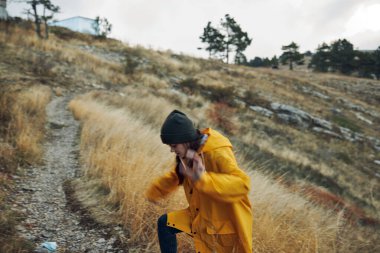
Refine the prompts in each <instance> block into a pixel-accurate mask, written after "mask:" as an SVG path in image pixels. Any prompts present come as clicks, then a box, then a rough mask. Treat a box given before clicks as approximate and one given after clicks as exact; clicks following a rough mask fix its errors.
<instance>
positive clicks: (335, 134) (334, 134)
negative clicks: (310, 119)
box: [312, 127, 342, 139]
mask: <svg viewBox="0 0 380 253" xmlns="http://www.w3.org/2000/svg"><path fill="white" fill-rule="evenodd" d="M312 130H313V131H314V132H317V133H324V134H327V135H329V136H332V137H335V138H339V139H341V138H342V136H340V135H339V134H337V133H335V132H333V131H329V130H326V129H323V128H320V127H313V128H312Z"/></svg>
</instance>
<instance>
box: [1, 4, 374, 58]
mask: <svg viewBox="0 0 380 253" xmlns="http://www.w3.org/2000/svg"><path fill="white" fill-rule="evenodd" d="M8 2H9V1H8ZM52 3H54V4H56V5H58V6H60V8H61V13H59V14H57V15H56V19H58V20H61V19H65V18H69V17H73V16H84V17H88V18H95V17H96V16H101V17H106V18H107V19H108V20H109V21H110V23H112V25H113V29H112V34H111V36H110V37H114V38H117V39H120V40H122V41H124V42H127V43H129V44H130V45H137V44H139V45H142V46H145V47H151V48H153V49H159V50H166V49H171V50H172V51H174V52H176V53H180V52H182V53H185V54H189V55H193V56H206V55H207V54H206V53H205V52H202V51H199V50H197V48H198V47H201V46H202V43H201V42H200V39H199V36H200V35H201V34H202V32H203V28H204V27H205V26H206V25H207V22H208V21H211V22H212V24H214V26H217V24H218V23H219V20H220V19H221V18H222V17H224V15H225V14H227V13H228V14H230V16H231V17H233V18H234V19H235V20H236V22H237V23H238V24H240V26H241V28H242V29H243V31H246V32H247V33H248V35H249V36H250V37H251V38H252V44H251V45H250V46H249V47H248V48H247V50H246V51H245V54H246V56H247V58H248V59H252V58H254V57H255V56H259V57H272V56H273V55H275V54H276V55H277V56H279V55H280V54H281V52H282V51H281V46H282V45H287V44H290V42H292V41H294V42H296V43H297V44H298V45H299V46H300V51H301V52H304V51H306V50H310V51H315V49H316V48H317V47H318V45H319V44H321V43H322V42H326V43H328V44H329V43H331V42H332V41H334V40H337V39H342V38H346V39H348V40H349V41H350V42H351V43H352V44H354V47H355V48H357V49H376V48H377V47H378V46H380V0H233V1H232V0H123V1H122V0H107V1H105V0H103V1H101V0H91V1H89V0H87V1H85V0H52ZM26 7H27V6H26V5H25V4H19V3H12V2H10V3H8V12H9V14H10V15H11V16H24V17H25V15H24V14H22V12H23V10H24V9H25V8H26Z"/></svg>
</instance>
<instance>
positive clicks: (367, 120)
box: [355, 113, 373, 125]
mask: <svg viewBox="0 0 380 253" xmlns="http://www.w3.org/2000/svg"><path fill="white" fill-rule="evenodd" d="M355 116H356V118H358V119H360V120H361V121H364V122H365V123H367V124H368V125H372V124H373V122H372V121H371V120H369V119H367V118H365V117H363V115H361V114H360V113H355Z"/></svg>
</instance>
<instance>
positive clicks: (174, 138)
mask: <svg viewBox="0 0 380 253" xmlns="http://www.w3.org/2000/svg"><path fill="white" fill-rule="evenodd" d="M198 138H199V134H198V131H197V130H196V129H195V127H194V125H193V122H192V121H191V120H190V119H189V118H188V117H187V116H186V114H184V113H183V112H180V111H178V110H174V111H172V112H171V113H170V114H169V115H168V117H167V118H166V120H165V122H164V124H163V125H162V127H161V140H162V142H163V143H165V144H178V143H186V142H192V141H195V140H196V139H198Z"/></svg>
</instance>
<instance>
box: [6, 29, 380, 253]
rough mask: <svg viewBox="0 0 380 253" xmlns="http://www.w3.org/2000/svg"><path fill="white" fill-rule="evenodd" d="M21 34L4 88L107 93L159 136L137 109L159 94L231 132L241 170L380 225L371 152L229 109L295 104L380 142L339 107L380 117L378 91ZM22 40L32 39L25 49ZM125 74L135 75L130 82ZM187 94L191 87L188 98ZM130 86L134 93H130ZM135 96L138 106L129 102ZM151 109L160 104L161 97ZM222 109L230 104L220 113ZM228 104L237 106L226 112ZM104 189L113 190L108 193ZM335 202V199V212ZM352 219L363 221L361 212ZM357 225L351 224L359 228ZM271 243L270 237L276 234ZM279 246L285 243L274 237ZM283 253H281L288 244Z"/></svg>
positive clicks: (367, 85) (369, 85) (10, 40)
mask: <svg viewBox="0 0 380 253" xmlns="http://www.w3.org/2000/svg"><path fill="white" fill-rule="evenodd" d="M16 29H18V30H14V31H13V33H11V34H10V35H8V37H6V36H5V35H4V34H2V36H3V37H2V40H1V41H2V42H1V43H0V47H1V49H2V54H3V53H4V54H8V55H9V56H13V55H16V56H17V57H5V58H2V60H1V61H2V62H3V63H4V64H3V65H2V66H6V68H12V69H14V71H12V72H9V71H8V70H7V71H4V73H12V74H11V75H9V76H10V77H8V78H7V79H2V80H8V81H7V82H9V83H11V82H12V81H13V80H21V81H22V83H24V84H26V85H29V83H32V82H38V83H45V84H47V85H50V86H53V87H55V88H56V87H60V88H62V90H63V91H66V90H77V91H80V90H82V89H84V88H86V89H89V88H94V87H98V86H99V85H102V86H104V87H108V88H109V89H111V90H115V91H117V92H116V93H107V92H101V93H99V94H98V95H97V96H99V97H101V99H100V101H101V103H104V102H106V103H108V104H111V105H112V106H113V107H115V108H120V107H124V106H125V105H124V103H125V100H128V101H129V103H127V108H129V109H130V110H131V108H132V110H131V111H133V112H135V114H132V116H130V117H131V118H142V119H141V120H143V121H145V120H148V122H149V125H152V127H153V128H156V129H157V128H158V127H159V125H160V122H161V121H162V119H161V118H160V117H157V116H156V115H155V114H154V113H152V111H151V110H149V108H150V106H144V104H141V103H140V102H139V101H138V100H139V99H140V100H141V99H146V96H150V94H155V95H156V96H158V97H160V100H162V101H161V102H156V105H155V108H162V103H164V104H167V103H169V105H168V107H169V108H173V107H174V106H175V107H179V108H182V109H184V110H186V111H187V112H188V113H189V114H190V115H192V116H193V118H195V119H196V121H197V122H200V125H201V126H213V127H215V128H219V129H221V130H224V131H225V132H226V133H227V134H229V136H231V137H232V139H233V140H234V143H235V145H236V146H237V149H238V151H239V153H240V154H241V155H242V156H243V158H242V160H250V161H254V162H255V163H256V166H255V168H257V167H260V170H265V171H268V172H270V173H271V175H272V176H273V177H274V178H277V177H278V176H281V178H282V179H283V180H285V181H283V182H284V184H285V185H287V187H288V186H289V185H290V186H291V187H290V189H291V190H294V191H298V192H301V193H302V192H307V194H308V196H310V198H313V200H315V201H316V202H318V203H322V205H324V206H326V207H328V208H331V205H332V206H334V207H335V206H337V205H336V204H337V203H341V202H339V201H343V202H342V203H344V204H343V206H346V205H357V206H359V207H360V208H361V209H362V210H365V211H366V213H367V214H366V215H367V216H371V217H372V218H378V217H376V215H377V214H378V213H379V212H378V210H379V196H378V195H376V194H378V193H379V192H380V191H379V189H378V187H379V183H378V182H379V179H378V178H376V177H374V172H375V171H376V165H374V163H373V161H374V160H376V159H377V160H380V157H379V154H378V153H376V152H375V151H374V150H373V149H372V148H371V147H370V146H369V144H368V143H349V142H347V141H342V140H337V139H332V138H327V137H325V136H323V135H319V134H314V133H311V132H309V131H305V130H304V129H297V128H294V127H290V126H287V125H284V124H280V123H278V122H276V121H274V120H272V119H267V118H265V117H263V116H261V115H258V114H255V113H254V112H252V111H250V110H249V109H248V108H246V107H244V106H242V105H240V106H239V105H237V104H236V103H235V104H234V103H231V101H233V98H232V96H231V91H234V92H235V94H236V95H237V96H238V97H240V98H243V99H244V100H246V101H247V102H249V101H251V100H252V99H253V100H254V101H255V102H257V103H259V104H262V105H266V104H267V103H268V101H276V102H282V103H285V104H290V105H293V106H295V107H298V108H301V109H303V110H305V111H307V112H309V113H311V114H313V115H315V116H319V117H321V118H325V119H330V120H335V121H336V122H337V123H338V124H339V123H340V124H345V126H347V125H348V126H351V127H355V129H360V131H361V132H362V133H365V134H367V135H371V136H376V135H377V137H378V138H379V136H378V132H379V129H378V126H379V124H378V123H379V118H376V117H372V116H367V115H365V116H366V117H367V118H369V119H371V120H372V121H373V122H374V124H373V125H368V124H366V123H365V122H361V121H359V120H358V119H357V118H356V117H355V113H356V112H355V111H354V110H351V109H349V108H347V107H344V105H343V104H342V102H341V99H342V98H344V99H347V100H349V101H351V102H352V103H354V104H357V105H360V106H362V107H364V108H366V109H369V110H371V111H375V112H377V113H380V112H379V109H378V108H377V107H376V104H378V102H379V82H376V81H371V80H365V79H357V78H349V77H342V76H336V75H321V74H313V73H304V72H289V71H286V70H281V71H272V70H266V69H251V68H244V67H236V66H227V65H225V64H221V63H219V62H212V61H206V60H201V59H194V58H191V57H187V56H184V55H176V54H173V53H171V52H154V51H150V50H146V49H144V48H139V47H136V48H131V47H128V46H127V45H123V44H121V43H119V42H117V41H97V40H94V39H93V38H91V37H88V36H83V35H78V34H73V33H70V32H67V31H64V30H59V31H57V32H56V36H52V39H51V40H49V41H48V42H44V41H42V42H40V41H38V40H37V39H36V38H35V37H34V35H33V31H31V30H30V29H26V30H23V29H20V28H16ZM21 34H23V35H24V36H22V37H23V39H22V40H21V39H20V38H21V36H20V35H21ZM5 41H6V42H5ZM110 52H111V53H110ZM112 54H113V55H121V56H123V55H124V54H126V55H127V62H128V67H127V68H126V69H124V66H123V65H121V64H120V63H119V62H118V61H115V60H114V58H113V57H112V56H113V55H112ZM122 58H123V57H122ZM124 71H127V72H128V73H130V74H129V75H125V74H124V73H123V72H124ZM25 73H26V75H25ZM184 80H188V81H189V82H184ZM189 84H190V85H191V87H192V88H190V89H189V87H188V86H189ZM124 86H127V88H122V87H124ZM226 87H227V88H228V87H229V90H228V89H227V88H226ZM302 87H307V88H309V89H312V90H314V91H318V92H321V93H323V94H325V95H328V96H330V97H331V98H332V99H330V100H321V99H318V98H316V97H314V96H311V95H310V94H307V93H305V92H304V91H303V89H302ZM205 90H206V91H207V90H208V91H211V92H212V94H213V95H212V96H210V95H209V93H207V92H205ZM248 90H249V91H251V93H252V94H251V95H250V96H247V93H246V91H248ZM120 92H122V95H123V96H127V98H126V99H123V98H125V97H123V96H121V95H120V94H119V93H120ZM226 92H227V93H226ZM225 94H227V96H226V95H225ZM107 96H109V97H107ZM133 96H135V97H137V98H138V99H137V100H136V99H135V100H133V99H131V97H133ZM115 98H117V99H115ZM148 100H149V101H154V97H153V98H152V99H148ZM134 101H135V102H134ZM146 101H147V100H146ZM217 101H219V102H220V101H221V102H223V103H222V104H220V103H219V104H218V103H216V102H217ZM98 102H99V101H98ZM228 103H230V104H232V106H231V105H226V104H228ZM133 108H134V109H133ZM332 108H341V109H343V115H342V116H341V117H340V118H338V119H334V116H335V115H333V114H332V113H331V109H332ZM163 111H164V110H161V111H160V112H161V114H162V115H163V113H162V112H163ZM166 111H169V109H166ZM136 112H137V113H136ZM221 112H222V113H221ZM141 115H144V117H142V116H141ZM342 117H343V120H342ZM247 167H248V166H247ZM284 173H286V174H284ZM315 186H322V187H324V188H325V189H328V190H329V191H330V194H332V195H326V193H325V192H323V194H322V193H321V192H318V191H317V190H318V189H319V188H315ZM368 186H370V187H368ZM253 187H255V184H254V185H253ZM311 187H312V188H311ZM106 188H111V186H110V185H109V184H106ZM305 189H308V191H305ZM310 189H312V190H310ZM316 189H317V190H316ZM106 192H107V191H106ZM117 196H118V195H116V197H115V195H111V197H110V199H111V200H112V201H111V202H113V203H114V205H117V203H118V201H117ZM326 196H328V197H326ZM115 198H116V200H115ZM333 198H336V199H334V201H335V202H334V201H333V202H332V204H331V203H330V200H331V199H333ZM338 200H339V201H338ZM347 203H348V204H347ZM334 204H335V205H334ZM338 207H339V205H338ZM352 210H357V208H356V209H353V208H352ZM351 213H354V212H351ZM354 214H355V215H356V216H357V214H360V215H361V211H356V213H354ZM356 216H355V217H354V219H353V222H356V221H357V217H356ZM277 221H278V220H277ZM274 225H276V223H274ZM131 226H132V227H133V225H131ZM363 229H364V230H365V231H364V232H366V231H367V230H368V231H369V233H372V235H374V236H376V233H373V232H372V230H371V228H361V227H356V231H358V232H360V231H361V230H363ZM263 234H270V230H269V231H268V233H263ZM354 237H355V236H354ZM361 237H363V236H361ZM358 238H359V239H357V238H355V240H354V241H353V242H352V243H351V244H349V245H351V246H352V247H359V246H358V245H360V247H362V246H363V245H367V246H366V248H365V249H368V251H370V249H373V248H374V247H375V245H373V243H374V242H375V240H376V238H375V239H372V238H371V237H366V238H361V239H360V237H358ZM267 239H268V238H267ZM271 239H272V240H276V239H277V240H278V242H279V241H280V240H279V238H276V237H274V238H271ZM260 242H265V240H264V239H263V238H257V245H260ZM366 243H367V244H366ZM351 246H347V247H351ZM265 247H268V246H267V245H265V244H262V246H261V248H260V249H262V251H265V250H264V249H267V250H268V248H265ZM278 247H279V248H281V246H280V243H278ZM347 247H346V248H344V247H342V246H340V249H341V250H340V251H346V250H348V248H347ZM273 250H274V249H273ZM284 250H286V248H285V249H284ZM260 251H261V250H258V252H260Z"/></svg>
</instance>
